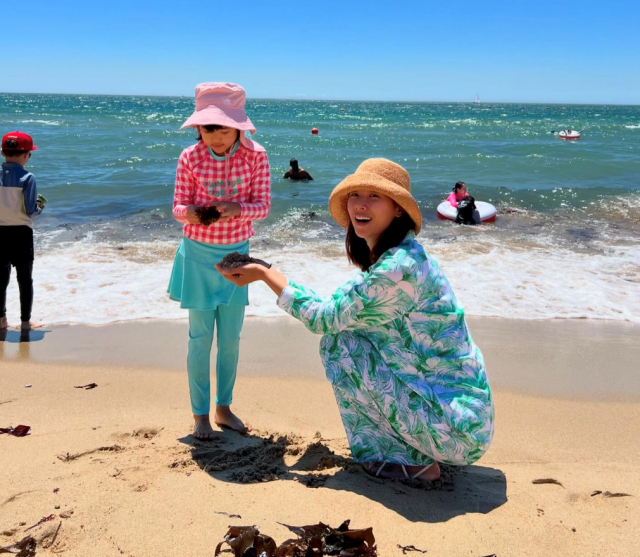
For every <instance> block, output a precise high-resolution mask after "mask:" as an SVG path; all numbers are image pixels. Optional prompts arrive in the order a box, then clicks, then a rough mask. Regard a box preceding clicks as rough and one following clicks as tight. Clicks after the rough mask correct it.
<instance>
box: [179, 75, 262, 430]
mask: <svg viewBox="0 0 640 557" xmlns="http://www.w3.org/2000/svg"><path fill="white" fill-rule="evenodd" d="M244 104H245V92H244V89H243V88H242V87H240V86H239V85H236V84H234V83H201V84H200V85H198V86H197V87H196V110H195V112H194V113H193V114H192V115H191V116H190V117H189V119H188V120H187V121H186V122H185V123H184V125H183V126H182V128H180V129H183V128H185V127H192V128H195V129H196V130H197V131H198V143H196V144H195V145H192V146H191V147H188V148H186V149H185V150H184V151H183V152H182V154H181V155H180V159H179V160H178V170H177V173H176V187H175V193H174V200H173V215H174V217H175V218H176V220H178V221H179V222H182V223H185V224H184V227H183V233H184V238H183V239H182V241H181V242H180V246H179V247H178V251H177V253H176V257H175V261H174V264H173V271H172V273H171V279H170V282H169V288H168V292H169V296H170V297H171V299H172V300H177V301H179V302H180V307H183V308H187V309H188V310H189V350H188V356H187V371H188V375H189V392H190V395H191V408H192V410H193V416H194V419H195V428H194V431H193V436H194V437H196V438H198V439H208V438H210V437H211V436H212V435H213V428H212V426H211V422H210V418H209V412H210V398H211V397H210V377H209V370H210V357H211V345H212V342H213V332H214V328H215V327H217V329H218V331H217V345H218V357H217V362H216V378H217V388H216V410H215V416H214V421H215V423H216V424H218V425H219V426H222V427H229V428H231V429H235V430H237V431H241V432H246V431H248V430H249V429H250V427H249V426H248V425H247V424H246V423H244V422H243V421H242V420H241V419H240V418H239V417H238V416H236V415H235V414H234V413H233V412H232V411H231V408H230V405H231V401H232V395H233V386H234V384H235V379H236V369H237V365H238V345H239V342H240V331H241V329H242V322H243V319H244V308H245V306H246V305H248V303H249V301H248V292H247V288H246V287H241V288H238V287H236V286H234V285H233V284H230V283H229V282H227V281H226V280H224V279H223V278H222V276H221V275H220V274H219V273H218V271H217V270H216V269H215V268H214V265H215V264H216V263H218V262H219V261H220V260H221V259H222V258H223V257H224V256H225V255H226V254H228V253H231V252H234V251H237V252H240V253H249V238H251V236H253V235H254V233H255V232H254V230H253V227H252V224H251V223H252V222H253V221H254V220H260V219H264V218H266V217H267V215H268V214H269V209H270V207H271V192H270V184H271V178H270V174H269V161H268V159H267V154H266V153H265V150H264V148H263V147H261V146H260V145H258V144H257V143H255V142H253V141H251V140H249V139H247V138H246V137H245V134H244V132H245V130H248V131H250V132H251V133H255V128H254V127H253V124H252V123H251V120H249V118H248V117H247V115H246V114H245V111H244ZM207 206H208V207H211V206H215V208H216V209H217V211H218V212H219V214H220V216H219V219H218V220H217V221H215V222H213V223H212V224H210V223H208V222H207V221H205V224H202V223H201V218H200V217H199V216H198V214H199V213H200V209H201V208H202V207H207Z"/></svg>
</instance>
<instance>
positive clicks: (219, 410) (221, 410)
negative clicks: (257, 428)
mask: <svg viewBox="0 0 640 557" xmlns="http://www.w3.org/2000/svg"><path fill="white" fill-rule="evenodd" d="M215 422H216V424H217V425H219V426H220V427H228V428H229V429H233V430H234V431H238V432H240V433H249V432H250V431H251V425H250V424H247V423H245V422H243V421H242V420H241V419H240V418H238V416H236V415H235V414H234V413H233V412H232V411H231V407H230V406H216V415H215Z"/></svg>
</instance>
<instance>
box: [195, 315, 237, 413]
mask: <svg viewBox="0 0 640 557" xmlns="http://www.w3.org/2000/svg"><path fill="white" fill-rule="evenodd" d="M244 308H245V306H222V305H220V306H218V308H217V309H215V310H212V311H200V310H197V309H190V310H189V351H188V355H187V371H188V373H189V393H190V395H191V409H192V410H193V413H194V414H195V415H196V416H204V415H205V414H209V411H210V407H211V378H210V370H211V345H212V344H213V330H214V326H217V328H218V334H217V339H216V340H217V346H218V358H217V362H216V379H217V380H216V404H217V405H218V406H229V405H230V404H231V401H232V399H233V386H234V384H235V382H236V370H237V368H238V348H239V345H240V331H241V330H242V322H243V320H244Z"/></svg>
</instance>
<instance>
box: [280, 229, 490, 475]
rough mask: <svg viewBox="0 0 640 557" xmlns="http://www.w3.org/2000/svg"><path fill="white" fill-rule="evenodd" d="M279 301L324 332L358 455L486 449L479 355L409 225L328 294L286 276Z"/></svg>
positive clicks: (403, 456) (409, 458)
mask: <svg viewBox="0 0 640 557" xmlns="http://www.w3.org/2000/svg"><path fill="white" fill-rule="evenodd" d="M278 305H279V306H280V307H281V308H283V309H284V310H285V311H287V312H288V313H289V314H291V315H292V316H293V317H295V318H296V319H299V320H300V321H302V322H303V323H304V324H305V326H306V327H307V328H308V329H309V330H310V331H312V332H314V333H318V334H322V335H323V338H322V341H321V343H320V356H321V358H322V361H323V364H324V366H325V371H326V375H327V379H329V381H330V382H331V384H332V386H333V389H334V392H335V395H336V400H337V403H338V407H339V410H340V415H341V417H342V422H343V424H344V427H345V430H346V433H347V437H348V440H349V444H350V446H351V452H352V454H353V458H354V459H355V460H356V461H357V462H370V461H377V462H379V461H388V462H392V463H396V464H409V465H424V466H426V465H428V464H430V463H432V462H433V461H436V462H441V463H446V464H458V465H462V464H471V463H472V462H475V461H476V460H478V459H479V458H480V457H481V456H482V455H483V454H484V453H485V452H486V450H487V449H488V448H489V445H490V443H491V438H492V436H493V400H492V397H491V390H490V388H489V383H488V381H487V376H486V372H485V367H484V361H483V358H482V353H481V352H480V350H479V349H478V347H477V346H476V345H475V344H474V342H473V340H472V338H471V335H470V334H469V330H468V328H467V324H466V321H465V318H464V311H463V309H462V308H461V307H460V306H459V305H458V302H457V300H456V297H455V295H454V293H453V290H452V289H451V286H450V284H449V281H448V280H447V278H446V277H445V275H444V274H443V273H442V271H441V270H440V267H439V266H438V264H437V263H436V262H435V261H434V260H433V259H432V258H431V257H430V256H429V255H428V254H427V253H426V252H425V251H424V249H423V247H422V246H421V245H420V244H419V243H418V242H417V241H416V239H415V236H414V234H413V233H410V234H409V235H407V237H406V238H405V240H404V241H403V242H402V243H401V244H400V245H399V246H398V247H396V248H393V249H390V250H388V251H387V252H385V253H384V254H383V255H382V257H381V258H380V259H379V260H378V261H377V262H376V263H375V264H374V265H373V266H372V267H371V268H370V269H369V270H368V271H367V272H359V273H357V274H356V276H355V277H354V278H353V279H352V280H350V281H349V282H347V283H346V284H345V285H343V286H342V287H340V288H338V290H337V291H336V292H335V293H334V294H333V295H332V296H331V297H328V298H324V299H323V298H321V297H320V296H318V295H317V294H316V293H315V292H313V291H312V290H310V289H308V288H306V287H304V286H302V285H298V284H296V283H294V282H290V283H289V285H288V286H287V287H286V288H285V289H284V290H283V291H282V293H281V295H280V297H279V298H278Z"/></svg>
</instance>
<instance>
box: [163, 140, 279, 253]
mask: <svg viewBox="0 0 640 557" xmlns="http://www.w3.org/2000/svg"><path fill="white" fill-rule="evenodd" d="M216 201H235V202H237V203H240V206H241V208H242V210H241V213H240V216H238V217H233V218H232V219H230V220H229V221H227V222H226V223H214V224H212V225H211V226H203V225H201V224H189V223H188V222H187V219H186V214H187V206H188V205H214V204H215V202H216ZM270 208H271V175H270V173H269V159H268V158H267V153H265V152H264V151H253V150H251V149H249V148H248V147H246V146H245V145H243V144H240V146H239V147H238V150H237V151H236V152H235V153H234V154H233V155H232V156H231V157H229V159H227V160H226V161H218V160H215V159H213V158H212V157H211V155H210V154H209V151H208V149H207V146H206V145H205V144H204V143H203V142H202V141H199V142H198V143H196V144H195V145H192V146H191V147H187V148H186V149H185V150H184V151H182V154H181V155H180V158H179V159H178V169H177V171H176V189H175V192H174V195H173V216H174V217H175V219H176V220H177V221H178V222H183V223H185V225H184V227H183V229H182V230H183V233H184V236H185V238H189V239H191V240H195V241H196V242H203V243H205V244H235V243H237V242H242V241H244V240H248V239H249V238H251V236H253V235H254V234H255V231H254V229H253V226H252V225H251V223H252V221H254V220H261V219H265V218H266V217H267V215H268V214H269V209H270Z"/></svg>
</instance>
